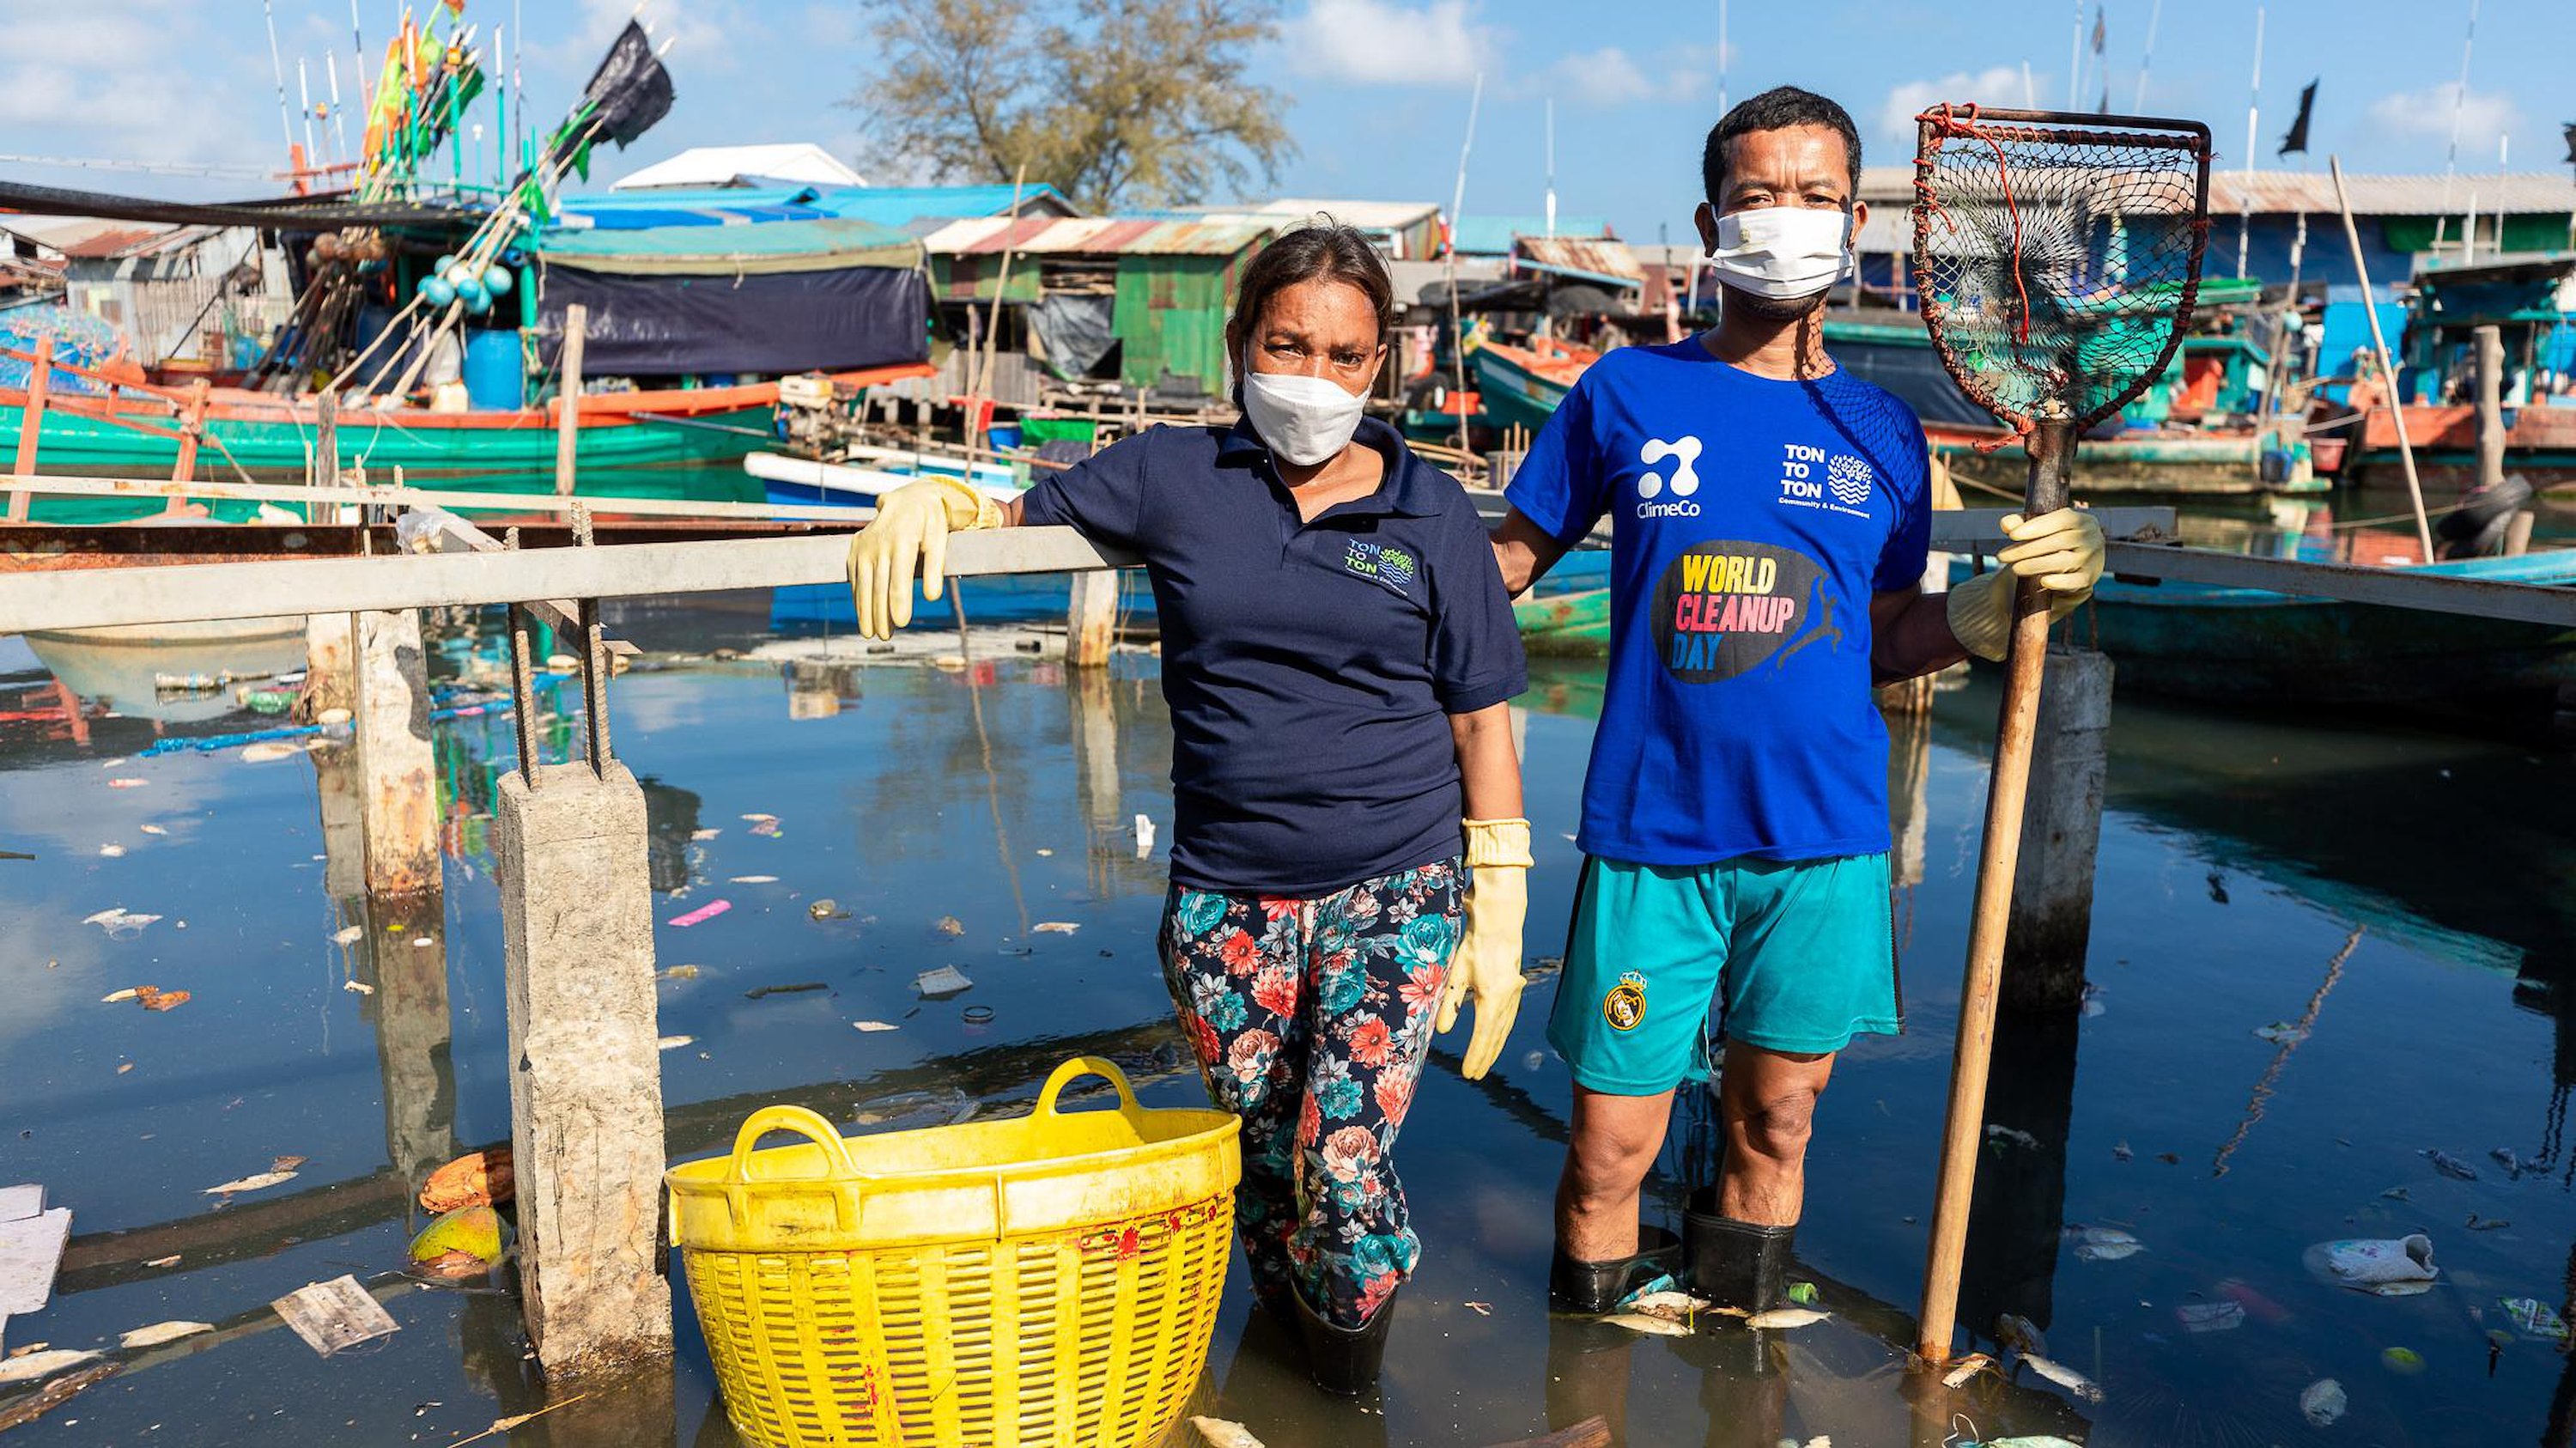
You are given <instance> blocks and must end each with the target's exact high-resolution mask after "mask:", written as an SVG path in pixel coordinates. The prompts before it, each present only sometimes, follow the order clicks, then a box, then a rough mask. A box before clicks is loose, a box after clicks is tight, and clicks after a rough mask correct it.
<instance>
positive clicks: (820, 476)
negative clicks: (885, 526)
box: [742, 447, 1024, 506]
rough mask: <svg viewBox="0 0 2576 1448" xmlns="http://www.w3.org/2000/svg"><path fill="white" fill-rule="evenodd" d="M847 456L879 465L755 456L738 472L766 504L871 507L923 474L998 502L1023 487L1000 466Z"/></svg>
mask: <svg viewBox="0 0 2576 1448" xmlns="http://www.w3.org/2000/svg"><path fill="white" fill-rule="evenodd" d="M850 453H851V456H853V457H861V458H864V459H865V460H866V461H868V462H874V463H881V464H884V466H880V467H861V466H858V465H856V464H852V463H826V462H817V461H815V460H814V459H812V458H796V457H788V456H786V455H785V454H782V453H767V452H759V453H753V454H751V455H750V456H748V457H746V458H744V459H743V460H742V470H743V471H744V472H746V473H749V474H751V475H752V476H753V477H755V478H758V479H760V480H761V482H762V483H763V484H764V485H766V486H765V491H766V493H767V496H768V499H769V501H770V502H772V503H826V504H833V505H848V504H852V503H858V504H862V505H868V506H873V505H874V504H875V502H876V500H877V495H878V494H880V493H883V492H886V491H887V490H889V489H893V488H900V487H902V486H903V485H904V484H906V483H917V482H919V481H921V479H922V477H923V475H925V474H939V475H944V476H947V477H952V478H963V479H965V480H966V481H967V483H968V485H969V486H971V487H973V488H974V489H975V491H977V492H979V493H982V494H983V495H984V496H986V497H988V498H992V499H995V500H996V501H1001V502H1007V501H1009V500H1010V499H1012V498H1016V497H1018V496H1019V495H1020V494H1021V492H1023V491H1024V486H1023V485H1022V484H1021V483H1020V481H1019V480H1018V479H1017V478H1016V477H1015V476H1013V474H1012V472H1011V469H1010V467H1009V466H1008V465H1006V464H1001V463H984V462H975V461H972V460H970V459H966V458H955V457H944V456H941V455H939V454H937V453H915V452H905V451H902V450H900V449H897V448H880V447H856V448H852V449H851V450H850Z"/></svg>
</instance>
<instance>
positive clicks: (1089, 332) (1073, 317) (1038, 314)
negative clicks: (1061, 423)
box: [1029, 292, 1118, 380]
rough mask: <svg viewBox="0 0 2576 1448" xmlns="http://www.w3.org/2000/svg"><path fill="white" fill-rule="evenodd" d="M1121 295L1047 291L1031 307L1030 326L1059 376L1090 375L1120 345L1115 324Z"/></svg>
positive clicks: (1050, 364)
mask: <svg viewBox="0 0 2576 1448" xmlns="http://www.w3.org/2000/svg"><path fill="white" fill-rule="evenodd" d="M1117 300H1118V299H1117V298H1116V297H1113V296H1111V295H1109V294H1108V293H1106V292H1101V293H1097V294H1095V293H1090V292H1047V293H1045V294H1043V295H1042V296H1040V297H1039V298H1038V304H1037V305H1036V306H1034V307H1031V308H1030V309H1029V330H1031V331H1033V332H1035V333H1037V334H1038V345H1039V346H1040V347H1042V348H1044V349H1045V353H1046V364H1047V367H1048V369H1049V370H1051V371H1053V372H1054V373H1055V374H1056V375H1057V376H1058V377H1062V378H1066V379H1068V380H1070V379H1073V378H1077V377H1088V376H1090V375H1091V369H1092V368H1094V367H1097V366H1099V365H1100V359H1101V358H1103V357H1106V356H1108V355H1109V349H1110V348H1111V347H1112V346H1114V345H1116V343H1117V341H1118V333H1117V331H1116V329H1115V328H1114V327H1113V326H1112V325H1111V321H1112V317H1113V314H1114V313H1115V311H1116V304H1117Z"/></svg>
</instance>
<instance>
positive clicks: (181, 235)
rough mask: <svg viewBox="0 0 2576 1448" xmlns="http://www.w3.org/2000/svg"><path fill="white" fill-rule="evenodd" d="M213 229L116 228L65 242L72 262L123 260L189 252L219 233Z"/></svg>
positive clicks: (192, 227) (109, 228)
mask: <svg viewBox="0 0 2576 1448" xmlns="http://www.w3.org/2000/svg"><path fill="white" fill-rule="evenodd" d="M216 230H217V228H215V227H211V226H114V227H107V228H103V229H101V230H98V231H93V232H91V233H89V234H87V235H85V236H82V237H79V238H77V239H75V240H72V241H68V242H64V243H61V246H62V253H63V256H64V258H65V259H66V260H69V261H105V260H109V259H117V260H122V259H124V258H126V257H134V256H160V255H163V254H166V253H169V252H175V251H186V250H187V249H188V248H190V247H192V246H195V245H196V244H197V243H199V242H201V241H204V240H205V239H206V238H207V237H210V236H212V235H214V234H215V232H216Z"/></svg>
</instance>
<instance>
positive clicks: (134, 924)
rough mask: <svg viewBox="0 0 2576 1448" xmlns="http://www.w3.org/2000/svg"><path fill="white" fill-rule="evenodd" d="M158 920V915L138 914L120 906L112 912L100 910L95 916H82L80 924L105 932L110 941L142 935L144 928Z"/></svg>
mask: <svg viewBox="0 0 2576 1448" xmlns="http://www.w3.org/2000/svg"><path fill="white" fill-rule="evenodd" d="M160 918H161V917H160V916H158V915H144V914H139V913H137V912H135V911H132V910H127V909H125V908H123V907H121V906H120V907H118V908H117V909H114V910H101V911H100V912H98V913H97V914H95V915H86V916H83V917H82V918H81V924H83V925H95V926H97V927H98V928H100V929H101V930H104V931H106V932H107V938H108V939H110V940H131V939H133V938H134V937H135V936H138V935H140V934H142V933H143V927H144V926H146V925H149V924H151V923H152V922H153V921H155V920H158V919H160Z"/></svg>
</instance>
